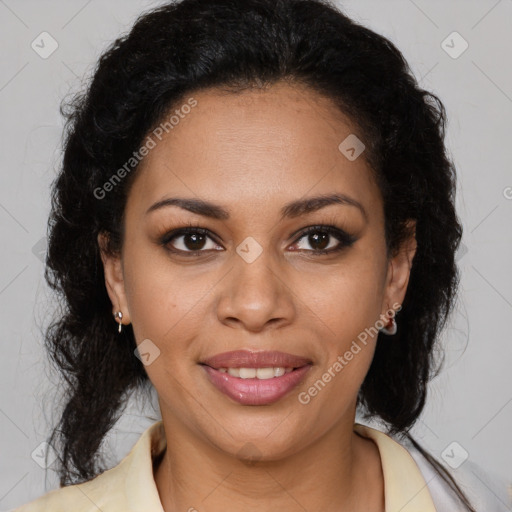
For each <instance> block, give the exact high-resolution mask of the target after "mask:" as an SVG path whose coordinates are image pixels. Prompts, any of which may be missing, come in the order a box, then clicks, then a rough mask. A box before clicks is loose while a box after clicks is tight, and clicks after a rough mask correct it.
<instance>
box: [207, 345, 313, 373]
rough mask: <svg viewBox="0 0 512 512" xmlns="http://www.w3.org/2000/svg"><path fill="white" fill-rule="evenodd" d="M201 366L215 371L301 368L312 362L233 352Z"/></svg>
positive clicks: (287, 356)
mask: <svg viewBox="0 0 512 512" xmlns="http://www.w3.org/2000/svg"><path fill="white" fill-rule="evenodd" d="M201 364H204V365H207V366H210V367H211V368H214V369H216V370H218V369H219V368H268V367H283V368H301V367H302V366H306V365H308V364H312V361H311V359H308V358H306V357H301V356H296V355H293V354H287V353H286V352H278V351H261V352H252V351H250V350H233V351H231V352H223V353H222V354H217V355H215V356H212V357H209V358H207V359H204V360H203V361H201Z"/></svg>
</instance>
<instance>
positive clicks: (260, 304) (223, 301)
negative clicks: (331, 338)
mask: <svg viewBox="0 0 512 512" xmlns="http://www.w3.org/2000/svg"><path fill="white" fill-rule="evenodd" d="M271 260H272V258H271V257H270V254H269V251H268V250H264V251H263V252H262V253H261V254H260V256H259V257H258V258H257V259H256V260H255V261H252V262H247V261H245V260H244V259H243V258H241V257H239V256H238V255H236V256H235V258H234V266H233V268H232V269H231V271H230V272H229V274H228V276H226V279H225V280H223V283H222V285H221V287H220V288H219V290H220V296H219V299H218V302H217V316H218V318H219V321H221V322H222V323H224V324H227V325H230V326H231V327H238V328H240V329H245V330H247V331H251V332H260V331H262V330H264V329H268V328H278V327H283V326H285V325H288V324H290V323H291V322H293V318H294V315H295V311H296V307H295V304H294V294H293V291H292V289H291V288H290V286H289V283H286V277H285V275H284V273H283V272H282V271H281V272H280V271H279V269H278V268H276V265H275V261H274V262H272V261H271Z"/></svg>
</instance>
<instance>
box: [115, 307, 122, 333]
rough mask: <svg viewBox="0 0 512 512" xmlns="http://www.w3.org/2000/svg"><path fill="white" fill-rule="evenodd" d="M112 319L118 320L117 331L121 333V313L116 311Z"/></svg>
mask: <svg viewBox="0 0 512 512" xmlns="http://www.w3.org/2000/svg"><path fill="white" fill-rule="evenodd" d="M114 318H115V319H117V318H118V319H119V331H118V332H121V327H122V326H123V324H122V319H123V313H121V311H116V312H115V313H114Z"/></svg>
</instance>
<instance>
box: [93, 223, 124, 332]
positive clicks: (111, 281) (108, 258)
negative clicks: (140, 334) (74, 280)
mask: <svg viewBox="0 0 512 512" xmlns="http://www.w3.org/2000/svg"><path fill="white" fill-rule="evenodd" d="M97 240H98V246H99V248H100V254H101V260H102V262H103V272H104V274H105V286H106V288H107V293H108V296H109V297H110V302H112V315H114V313H115V312H116V311H121V313H122V314H123V318H122V320H121V323H122V324H124V325H128V324H129V323H130V322H131V319H130V312H129V310H128V304H127V301H126V293H125V286H124V277H123V267H122V261H121V256H120V255H113V254H111V253H110V252H109V251H108V250H107V247H108V236H107V235H106V234H105V233H103V232H101V233H99V234H98V238H97ZM116 322H119V320H118V319H116Z"/></svg>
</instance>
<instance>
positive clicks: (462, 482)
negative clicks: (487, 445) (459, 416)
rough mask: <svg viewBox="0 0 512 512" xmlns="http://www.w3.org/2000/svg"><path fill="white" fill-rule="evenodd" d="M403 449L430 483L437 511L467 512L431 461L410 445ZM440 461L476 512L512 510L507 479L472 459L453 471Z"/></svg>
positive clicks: (508, 511)
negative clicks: (487, 469)
mask: <svg viewBox="0 0 512 512" xmlns="http://www.w3.org/2000/svg"><path fill="white" fill-rule="evenodd" d="M404 447H405V448H407V450H408V451H409V453H410V454H411V456H412V457H413V458H414V460H415V461H416V464H418V467H419V468H420V471H421V473H422V475H423V477H424V478H425V481H426V482H427V487H428V489H429V491H430V494H431V496H432V501H433V502H434V505H435V507H436V510H437V512H455V511H457V512H458V511H461V512H462V511H464V512H467V508H466V507H464V505H462V503H461V502H460V501H459V499H458V498H457V496H456V494H455V493H454V491H453V490H452V489H451V488H450V487H449V486H448V484H447V483H446V482H445V480H444V479H443V478H442V477H441V476H440V475H439V474H438V473H437V471H436V470H435V469H434V468H433V467H432V465H431V464H430V462H428V460H426V459H425V457H423V455H422V454H421V453H420V452H419V451H418V450H417V449H416V448H415V447H414V446H413V445H412V444H410V443H409V442H408V443H407V444H405V443H404ZM438 460H439V459H438ZM440 462H441V464H442V465H443V467H445V468H446V470H447V471H448V473H449V474H451V475H452V476H453V478H454V479H455V481H456V482H457V484H458V485H459V487H460V488H461V490H462V491H463V492H464V494H465V495H466V497H467V498H468V499H469V501H470V503H471V504H472V505H473V507H474V508H475V510H476V512H511V511H512V496H511V488H512V485H511V484H510V483H508V484H507V482H506V481H505V479H504V478H502V477H500V476H498V475H496V474H493V473H491V472H489V471H484V469H483V468H481V467H480V466H479V465H477V464H475V463H474V462H472V461H470V460H467V461H466V462H464V463H463V464H462V465H461V466H460V467H459V468H457V469H452V468H450V467H449V466H447V465H446V464H444V463H443V462H442V461H440Z"/></svg>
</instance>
